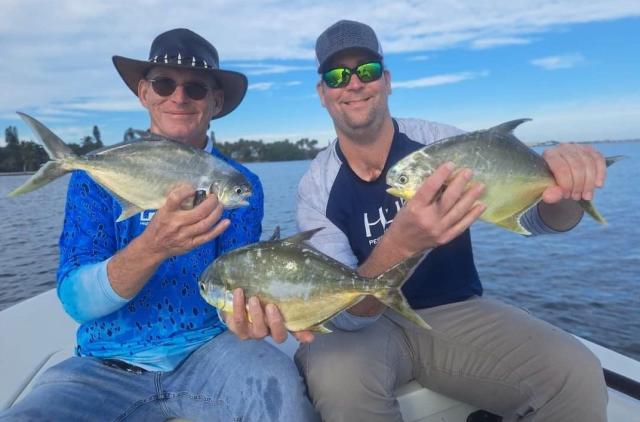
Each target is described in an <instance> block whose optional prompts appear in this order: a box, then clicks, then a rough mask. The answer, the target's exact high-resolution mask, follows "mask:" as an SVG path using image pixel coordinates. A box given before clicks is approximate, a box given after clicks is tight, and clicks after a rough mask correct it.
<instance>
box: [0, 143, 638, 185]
mask: <svg viewBox="0 0 640 422" xmlns="http://www.w3.org/2000/svg"><path fill="white" fill-rule="evenodd" d="M560 143H562V142H558V141H544V142H538V143H531V144H526V145H527V146H528V147H530V148H538V147H547V146H553V145H558V144H560ZM575 143H576V144H622V143H640V139H622V140H611V141H609V140H604V141H582V142H575ZM279 161H281V160H271V161H240V162H241V163H243V164H247V163H274V162H279ZM285 161H297V160H285ZM34 173H35V171H14V172H0V176H29V175H32V174H34Z"/></svg>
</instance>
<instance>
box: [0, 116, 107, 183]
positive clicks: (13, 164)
mask: <svg viewBox="0 0 640 422" xmlns="http://www.w3.org/2000/svg"><path fill="white" fill-rule="evenodd" d="M4 140H5V144H6V145H5V146H4V147H0V172H29V171H36V170H38V169H39V168H40V166H41V165H42V164H43V163H45V162H46V161H48V160H49V157H48V156H47V153H46V151H45V150H44V148H43V147H42V145H40V144H39V143H36V142H33V141H24V140H22V141H21V140H20V138H19V137H18V129H17V128H16V127H15V126H9V127H8V128H6V129H5V130H4ZM67 146H68V147H69V148H71V150H72V151H73V152H74V153H76V154H79V155H83V154H86V153H88V152H90V151H93V150H95V149H98V148H102V147H103V144H102V139H101V136H100V129H98V126H94V127H93V136H85V137H84V138H82V139H81V141H80V143H79V144H75V143H70V144H67Z"/></svg>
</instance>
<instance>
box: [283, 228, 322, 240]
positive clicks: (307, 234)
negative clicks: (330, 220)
mask: <svg viewBox="0 0 640 422" xmlns="http://www.w3.org/2000/svg"><path fill="white" fill-rule="evenodd" d="M322 229H324V227H318V228H317V229H311V230H307V231H305V232H300V233H298V234H294V235H293V236H291V237H287V238H286V239H284V241H286V242H289V243H302V242H304V241H305V240H309V239H311V238H312V237H313V235H314V234H316V233H318V232H319V231H320V230H322Z"/></svg>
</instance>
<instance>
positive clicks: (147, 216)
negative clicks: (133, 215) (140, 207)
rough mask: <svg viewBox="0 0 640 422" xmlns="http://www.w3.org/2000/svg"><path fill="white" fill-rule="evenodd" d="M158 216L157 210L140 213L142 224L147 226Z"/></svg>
mask: <svg viewBox="0 0 640 422" xmlns="http://www.w3.org/2000/svg"><path fill="white" fill-rule="evenodd" d="M154 215H156V210H144V211H142V212H141V213H140V224H141V225H143V226H146V225H147V224H149V221H151V219H152V218H153V216H154Z"/></svg>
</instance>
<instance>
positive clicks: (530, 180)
mask: <svg viewBox="0 0 640 422" xmlns="http://www.w3.org/2000/svg"><path fill="white" fill-rule="evenodd" d="M529 120H530V119H520V120H513V121H510V122H506V123H503V124H501V125H498V126H495V127H492V128H491V129H487V130H479V131H476V132H470V133H466V134H463V135H458V136H453V137H450V138H446V139H443V140H441V141H438V142H435V143H433V144H430V145H427V146H425V147H424V148H421V149H419V150H417V151H414V152H413V153H411V154H409V155H407V156H406V157H404V158H403V159H402V160H400V161H398V162H397V163H396V164H395V165H394V166H393V167H392V168H391V169H389V171H388V173H387V184H388V185H389V186H391V187H390V188H389V189H387V192H389V193H390V194H392V195H395V196H398V197H401V198H404V199H410V198H412V197H413V195H415V193H416V190H417V189H418V187H419V186H420V185H421V184H422V182H423V180H424V179H425V178H426V177H427V176H429V175H431V174H432V173H433V172H434V171H435V169H436V168H438V167H439V166H440V165H442V164H444V163H445V162H447V161H452V162H453V163H454V164H455V165H456V167H457V168H462V167H466V168H470V169H471V170H473V178H474V180H475V181H479V182H482V183H484V185H485V193H484V195H483V197H482V198H481V200H482V202H483V203H484V204H485V205H486V206H487V209H486V210H485V211H484V213H483V214H482V216H481V217H480V219H481V220H484V221H488V222H490V223H493V224H496V225H498V226H500V227H503V228H505V229H507V230H511V231H513V232H516V233H519V234H522V235H530V234H531V233H530V232H529V231H528V230H526V229H525V228H524V227H522V225H521V224H520V218H521V216H522V214H524V212H525V211H527V210H528V209H529V208H531V207H532V206H534V205H536V204H537V203H538V202H539V201H540V200H541V198H542V193H543V192H544V190H545V189H546V188H548V187H549V186H552V185H554V184H555V181H554V178H553V176H552V174H551V171H550V170H549V167H548V166H547V163H546V162H545V160H544V159H543V158H542V156H540V155H539V154H538V153H536V152H535V151H533V150H532V149H531V148H529V147H528V146H526V145H525V144H524V143H522V142H521V141H520V140H519V139H518V138H516V137H515V136H514V135H513V130H514V129H515V128H516V127H517V126H518V125H520V124H521V123H523V122H526V121H529ZM620 158H623V157H622V156H615V157H608V158H607V159H606V160H607V166H608V165H610V164H612V163H614V162H615V161H617V160H618V159H620ZM579 202H580V205H581V206H582V208H583V209H584V210H585V211H586V212H587V213H588V214H589V215H591V216H592V217H593V218H594V219H595V220H596V221H598V222H600V223H603V224H604V223H606V222H605V220H604V218H603V217H602V216H601V215H600V213H598V211H597V210H596V209H595V208H594V206H593V205H592V203H591V201H585V200H581V201H579Z"/></svg>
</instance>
